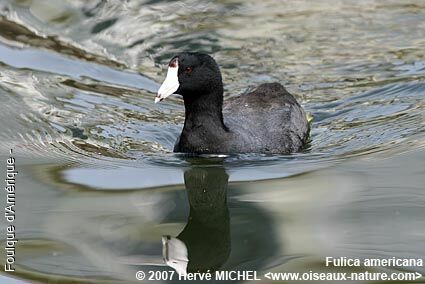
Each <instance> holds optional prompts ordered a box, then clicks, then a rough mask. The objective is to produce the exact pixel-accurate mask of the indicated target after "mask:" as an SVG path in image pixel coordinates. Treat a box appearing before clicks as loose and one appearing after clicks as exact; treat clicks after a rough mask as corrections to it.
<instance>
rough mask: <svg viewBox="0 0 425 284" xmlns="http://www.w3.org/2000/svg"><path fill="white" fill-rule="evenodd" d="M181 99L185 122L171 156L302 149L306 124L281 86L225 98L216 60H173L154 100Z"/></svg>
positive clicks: (197, 56)
mask: <svg viewBox="0 0 425 284" xmlns="http://www.w3.org/2000/svg"><path fill="white" fill-rule="evenodd" d="M171 94H180V95H182V96H183V100H184V106H185V121H184V127H183V131H182V133H181V135H180V138H179V139H178V140H177V142H176V145H175V147H174V152H184V153H196V154H231V153H280V154H288V153H293V152H297V151H300V150H302V149H303V147H304V145H305V143H306V141H307V139H308V132H309V126H308V122H307V118H306V114H305V112H304V110H303V109H302V107H301V106H300V105H299V104H298V102H297V101H296V100H295V98H294V97H293V96H292V95H291V94H290V93H288V91H287V90H286V89H285V88H284V87H283V86H282V85H281V84H279V83H266V84H262V85H260V86H258V87H257V89H256V90H254V91H252V92H250V93H247V94H244V95H241V96H238V97H233V98H230V99H228V100H226V101H225V102H224V104H223V81H222V79H221V73H220V69H219V67H218V65H217V63H216V62H215V60H214V59H213V58H212V57H211V56H209V55H207V54H203V53H192V52H184V53H180V54H178V55H176V56H174V57H173V58H172V59H171V61H170V63H169V65H168V72H167V76H166V78H165V80H164V83H163V84H162V85H161V87H160V88H159V90H158V95H157V96H156V98H155V102H159V101H161V100H163V99H165V98H166V97H168V96H169V95H171Z"/></svg>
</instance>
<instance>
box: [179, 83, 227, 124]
mask: <svg viewBox="0 0 425 284" xmlns="http://www.w3.org/2000/svg"><path fill="white" fill-rule="evenodd" d="M184 106H185V122H184V128H185V129H187V130H191V131H194V129H196V128H199V127H201V128H203V129H205V128H206V129H208V128H214V129H215V130H216V131H227V127H226V126H225V124H224V120H223V90H222V89H221V90H220V89H219V90H214V91H211V92H210V93H206V94H200V95H197V94H193V95H190V96H184Z"/></svg>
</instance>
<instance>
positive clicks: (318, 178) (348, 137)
mask: <svg viewBox="0 0 425 284" xmlns="http://www.w3.org/2000/svg"><path fill="white" fill-rule="evenodd" d="M0 15H1V17H0V98H1V101H2V104H1V105H0V118H1V122H2V123H1V126H0V153H1V154H0V158H1V162H0V165H1V171H2V172H3V176H6V160H7V158H8V157H9V156H10V155H9V150H10V149H13V156H14V157H15V159H16V167H17V170H18V172H19V173H18V174H17V176H16V220H15V221H14V222H13V224H14V225H15V226H16V231H17V232H16V235H17V238H18V239H19V241H18V243H17V245H16V261H15V263H14V265H15V267H16V272H11V273H3V275H2V276H0V277H1V278H0V283H13V282H12V281H13V280H12V278H17V279H20V280H23V281H25V282H33V281H35V282H38V283H125V282H137V283H140V282H141V281H136V278H135V273H136V271H139V270H142V271H163V270H167V271H170V270H172V268H170V267H167V266H164V261H163V254H162V249H163V244H162V237H163V236H170V238H175V237H178V238H179V239H180V240H182V241H183V243H184V244H185V245H186V247H187V248H188V252H189V255H188V258H189V263H188V268H189V269H191V270H200V271H205V270H207V269H219V270H255V271H257V272H258V273H259V275H263V274H264V273H266V272H270V271H272V272H308V271H310V270H312V271H317V272H329V271H330V272H339V271H351V270H350V269H348V268H338V267H326V265H325V258H326V257H327V256H334V257H340V256H346V257H352V258H359V259H366V258H392V257H397V258H424V257H425V210H424V207H425V186H424V185H425V147H424V146H425V139H424V138H425V135H424V130H425V99H424V98H425V58H424V57H425V53H424V50H425V3H423V1H420V0H416V1H414V0H406V1H393V0H388V1H383V0H382V1H379V0H361V1H348V0H340V1H331V0H319V1H307V0H294V1H253V0H252V1H251V0H249V1H228V0H223V1H214V2H210V1H199V0H193V1H185V2H179V1H177V2H175V1H118V0H112V1H53V0H44V1H42V0H19V1H18V0H15V1H12V0H1V1H0ZM182 50H190V51H202V52H207V53H209V54H211V55H212V56H213V57H214V58H215V59H216V60H217V62H218V63H219V65H220V67H221V70H222V73H223V79H224V82H225V97H226V98H228V97H230V96H234V95H238V94H240V93H243V92H245V91H246V90H247V89H248V88H250V87H253V86H255V85H257V84H260V83H263V82H272V81H279V82H281V83H282V84H284V85H285V86H286V87H287V89H288V90H289V91H290V92H291V93H293V94H294V95H295V96H296V97H297V99H298V100H299V102H300V103H301V104H302V105H303V106H304V108H305V109H306V111H308V112H310V113H311V114H312V115H313V116H314V122H313V125H312V141H311V145H310V147H309V148H308V149H306V151H304V152H303V153H298V154H294V155H290V156H264V155H237V156H228V157H203V158H188V157H185V156H184V155H181V154H174V153H172V148H173V145H174V142H175V140H176V138H177V137H178V135H179V133H180V131H181V128H182V123H183V120H184V108H183V105H182V101H181V100H180V99H179V98H178V97H172V98H170V99H167V100H166V101H164V102H163V103H161V104H154V96H155V92H156V90H157V88H158V86H159V83H160V82H161V81H162V80H163V79H164V77H165V73H166V63H167V62H168V60H169V59H170V58H171V57H172V56H173V55H174V54H175V53H177V52H179V51H182ZM2 200H3V201H2V202H3V204H4V206H5V205H6V203H5V202H6V191H4V190H2ZM2 207H3V206H2ZM0 224H1V231H2V232H1V236H0V239H1V240H2V246H3V247H4V246H5V240H6V228H7V226H8V225H9V224H8V223H7V222H6V220H5V219H4V218H2V219H1V222H0ZM2 251H3V250H2ZM0 255H1V256H0V259H1V260H2V261H1V263H2V266H3V264H4V262H5V261H6V259H5V253H4V251H3V252H2V253H1V254H0ZM364 270H367V268H364V267H363V268H356V270H355V271H364ZM369 270H370V269H369ZM372 270H373V271H378V272H379V271H390V272H395V271H404V272H406V271H410V272H419V273H421V274H425V269H424V267H423V266H422V267H387V268H385V269H384V268H380V267H375V268H373V269H372ZM263 278H264V277H263ZM421 281H422V282H423V281H424V280H423V278H422V279H419V280H417V283H421ZM147 282H149V281H147ZM263 282H266V280H265V279H263ZM298 282H299V283H301V282H300V281H297V282H294V283H298ZM257 283H258V282H257ZM276 283H277V282H276ZM334 283H335V282H334ZM347 283H348V282H347ZM352 283H356V282H355V281H353V282H352ZM363 283H364V282H363ZM406 283H407V282H406Z"/></svg>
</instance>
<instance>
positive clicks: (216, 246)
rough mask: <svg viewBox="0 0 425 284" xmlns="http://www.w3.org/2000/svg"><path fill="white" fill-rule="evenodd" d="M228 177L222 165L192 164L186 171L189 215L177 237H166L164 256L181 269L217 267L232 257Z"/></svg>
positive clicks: (215, 268) (203, 270)
mask: <svg viewBox="0 0 425 284" xmlns="http://www.w3.org/2000/svg"><path fill="white" fill-rule="evenodd" d="M228 180H229V175H228V174H227V173H226V171H225V169H224V167H223V166H221V165H219V166H217V165H214V166H211V165H192V167H191V168H190V169H188V170H186V171H185V173H184V181H185V186H186V191H187V194H188V199H189V204H190V213H189V218H188V221H187V224H186V226H185V227H184V229H183V231H182V232H181V233H180V234H179V235H178V236H177V237H171V236H164V237H163V257H164V260H165V262H166V264H167V265H169V266H170V267H172V268H174V269H175V270H176V271H177V272H178V273H180V274H185V273H187V272H207V271H208V270H209V271H215V270H218V269H219V268H220V267H221V266H222V265H223V264H224V263H225V262H226V261H227V259H228V258H229V255H230V250H231V245H230V243H231V242H230V221H229V209H228V207H227V184H228Z"/></svg>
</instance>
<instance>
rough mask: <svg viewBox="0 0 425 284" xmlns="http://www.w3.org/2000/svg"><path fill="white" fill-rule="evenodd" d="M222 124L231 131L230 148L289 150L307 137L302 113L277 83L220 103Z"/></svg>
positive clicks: (302, 143)
mask: <svg viewBox="0 0 425 284" xmlns="http://www.w3.org/2000/svg"><path fill="white" fill-rule="evenodd" d="M223 116H224V122H225V124H226V126H227V127H228V128H229V130H230V132H232V133H233V135H232V136H233V139H232V140H234V141H233V143H230V144H232V146H231V148H232V151H233V152H240V153H243V152H257V153H281V154H284V153H292V152H297V151H300V150H301V149H302V148H303V146H304V144H305V142H306V140H307V138H308V132H309V129H308V128H309V127H308V122H307V118H306V114H305V112H304V110H303V109H302V107H301V106H300V105H299V104H298V102H297V101H296V99H295V98H294V97H293V96H292V95H291V94H290V93H288V91H286V89H285V88H284V87H283V86H282V85H281V84H279V83H267V84H262V85H260V86H258V88H257V89H256V90H254V91H252V92H250V93H247V94H244V95H241V96H238V97H234V98H230V99H228V100H226V101H225V103H224V105H223Z"/></svg>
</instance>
